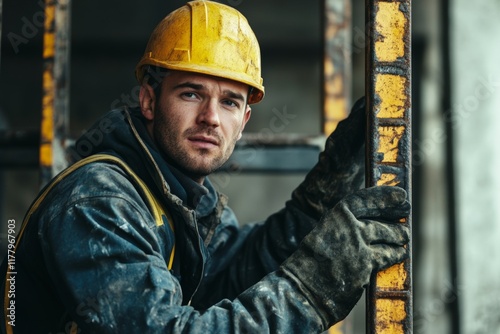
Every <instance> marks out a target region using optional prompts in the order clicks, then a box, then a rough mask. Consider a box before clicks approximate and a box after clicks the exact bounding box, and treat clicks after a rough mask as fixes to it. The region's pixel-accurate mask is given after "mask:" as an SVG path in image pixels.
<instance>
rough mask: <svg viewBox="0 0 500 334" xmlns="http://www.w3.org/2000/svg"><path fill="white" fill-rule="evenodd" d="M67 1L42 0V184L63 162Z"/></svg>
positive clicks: (68, 26)
mask: <svg viewBox="0 0 500 334" xmlns="http://www.w3.org/2000/svg"><path fill="white" fill-rule="evenodd" d="M69 12H70V0H46V1H45V25H44V28H45V32H44V36H43V59H44V64H43V97H42V99H43V100H42V120H41V141H40V182H41V186H43V185H45V184H46V183H47V182H48V181H49V180H50V179H51V178H52V177H53V176H54V175H55V174H57V173H58V172H60V171H61V170H62V169H64V168H65V167H66V165H67V162H66V158H65V140H66V138H67V134H68V124H69V117H68V116H69V48H70V42H69V41H70V13H69Z"/></svg>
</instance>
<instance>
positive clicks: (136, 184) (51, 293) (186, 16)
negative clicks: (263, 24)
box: [2, 1, 410, 334]
mask: <svg viewBox="0 0 500 334" xmlns="http://www.w3.org/2000/svg"><path fill="white" fill-rule="evenodd" d="M136 75H137V78H138V80H139V83H140V84H141V85H142V86H141V90H140V105H139V107H137V108H122V109H120V110H113V111H111V112H110V113H107V114H105V115H104V116H103V117H102V118H101V119H100V120H98V121H97V122H96V124H95V126H93V127H92V128H91V129H89V131H88V132H87V133H86V134H84V135H83V136H82V137H81V138H80V139H79V140H78V141H77V142H76V143H75V145H74V151H73V153H72V156H73V157H77V158H78V161H77V162H76V163H75V164H74V165H72V166H71V167H70V168H69V169H67V170H66V171H64V172H63V173H62V174H60V175H59V176H58V177H56V178H55V179H54V180H53V181H52V182H51V183H50V184H49V185H48V186H47V187H46V188H45V189H44V190H42V192H41V193H40V195H39V197H38V198H37V200H36V201H35V202H34V204H33V206H32V207H31V209H30V210H29V212H28V214H27V216H26V219H25V224H24V225H23V227H22V231H21V232H20V234H19V235H18V243H17V245H16V249H15V255H16V263H15V267H16V273H15V274H13V273H9V268H8V267H7V264H8V262H7V261H4V263H3V267H2V270H3V272H4V273H6V275H5V277H6V278H5V279H4V289H2V291H3V293H4V313H5V317H3V319H4V323H3V326H2V328H3V330H5V331H6V332H7V333H218V334H220V333H320V332H322V331H324V330H326V329H327V328H329V327H330V326H331V325H333V324H334V323H336V322H338V321H340V320H342V319H343V318H345V317H346V316H347V314H348V313H349V312H350V311H351V309H352V308H353V307H354V305H355V304H356V303H357V301H358V299H359V298H360V296H361V295H362V293H363V289H364V288H365V287H366V285H367V284H368V282H369V278H370V275H371V274H372V273H374V272H375V271H377V270H380V269H382V268H386V267H388V266H391V265H393V264H395V263H397V262H400V261H402V260H404V259H405V258H406V257H407V250H406V248H405V245H406V244H407V243H408V239H409V231H408V229H407V228H406V227H404V226H403V225H402V224H399V223H398V221H399V220H400V219H401V218H402V217H406V216H408V215H409V211H410V204H409V202H408V200H407V198H406V197H407V195H406V193H405V191H404V190H403V189H401V188H398V187H373V188H368V189H360V188H362V184H363V180H364V168H363V166H364V161H363V143H364V130H365V127H364V103H363V101H362V100H360V101H359V102H358V103H356V104H355V105H354V107H353V110H352V112H351V114H350V116H349V118H348V119H347V120H345V121H343V122H341V124H340V125H339V126H338V129H337V130H336V131H335V132H334V133H333V134H332V135H331V136H330V137H329V138H328V139H327V142H326V146H325V150H324V151H323V152H322V153H321V154H320V156H319V160H318V163H317V165H316V166H315V167H314V168H313V169H312V170H311V172H310V173H309V174H308V175H307V176H306V178H305V180H304V181H303V182H302V183H301V184H300V185H299V186H298V187H297V189H296V190H295V191H294V192H293V193H292V195H291V198H290V200H289V201H287V203H286V205H285V207H284V208H283V209H282V210H281V211H279V212H277V213H275V214H273V215H271V216H270V217H268V218H267V219H266V220H265V221H263V222H261V223H259V224H248V225H244V226H243V227H239V225H238V222H237V220H236V217H235V215H234V213H233V212H232V211H231V209H230V208H229V207H228V206H227V199H226V197H225V196H224V195H222V194H220V193H218V192H217V191H216V190H215V189H214V187H213V186H212V184H211V183H210V180H209V179H208V177H207V176H208V175H209V174H210V173H212V172H213V171H215V170H217V169H218V168H219V167H220V166H221V165H222V164H223V163H224V162H225V161H226V160H227V159H228V157H229V156H230V154H231V153H232V151H233V148H234V146H235V142H236V141H237V140H238V139H239V138H240V137H241V134H242V131H243V129H244V127H245V124H246V123H247V122H248V120H249V118H250V114H251V108H250V105H252V104H254V103H257V102H259V101H260V100H261V99H262V98H263V97H264V87H263V81H262V79H261V60H260V51H259V45H258V42H257V40H256V37H255V35H254V33H253V32H252V30H251V28H250V27H249V25H248V23H247V20H246V19H245V18H244V17H243V16H242V14H241V13H239V12H238V11H236V10H235V9H233V8H231V7H229V6H226V5H222V4H219V3H216V2H210V1H193V2H189V3H187V4H186V5H184V6H182V7H181V8H179V9H177V10H175V11H174V12H172V13H170V14H169V15H168V16H167V17H166V18H165V19H164V20H163V21H161V22H160V24H159V25H158V26H157V27H156V29H155V30H154V31H153V33H152V35H151V38H150V40H149V43H148V45H147V48H146V51H145V53H144V56H143V57H142V59H141V60H140V62H139V63H138V65H137V68H136ZM248 205H252V204H251V203H248ZM13 279H14V281H15V283H14V291H15V293H14V294H15V296H14V297H12V296H11V294H10V293H9V292H10V291H11V288H12V284H13V283H12V281H13ZM12 308H14V312H12Z"/></svg>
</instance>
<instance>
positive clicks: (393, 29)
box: [375, 2, 408, 62]
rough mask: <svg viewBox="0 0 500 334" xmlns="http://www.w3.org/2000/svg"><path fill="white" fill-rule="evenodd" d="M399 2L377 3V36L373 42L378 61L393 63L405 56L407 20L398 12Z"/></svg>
mask: <svg viewBox="0 0 500 334" xmlns="http://www.w3.org/2000/svg"><path fill="white" fill-rule="evenodd" d="M399 5H400V3H399V2H379V3H378V11H377V14H376V17H375V29H376V31H377V33H378V35H379V38H378V40H377V41H376V42H375V55H376V57H377V60H378V61H384V62H394V61H396V60H397V59H398V58H400V57H403V56H404V55H405V43H404V35H405V33H406V31H405V30H406V29H407V26H408V24H407V21H408V20H407V19H406V17H405V16H404V14H403V13H402V12H401V11H400V10H399Z"/></svg>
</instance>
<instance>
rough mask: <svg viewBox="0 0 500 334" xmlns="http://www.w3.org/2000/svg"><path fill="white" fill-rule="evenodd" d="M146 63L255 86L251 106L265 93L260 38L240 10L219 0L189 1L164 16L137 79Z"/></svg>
mask: <svg viewBox="0 0 500 334" xmlns="http://www.w3.org/2000/svg"><path fill="white" fill-rule="evenodd" d="M146 65H153V66H158V67H162V68H167V69H171V70H180V71H188V72H196V73H203V74H208V75H213V76H217V77H222V78H226V79H231V80H234V81H238V82H242V83H245V84H247V85H249V86H251V87H253V89H252V90H251V93H250V95H249V97H248V103H249V104H252V103H257V102H260V101H261V100H262V98H263V97H264V86H263V85H262V82H263V80H262V78H261V63H260V48H259V43H258V41H257V38H256V37H255V34H254V33H253V31H252V29H251V28H250V25H249V24H248V21H247V20H246V18H245V17H244V16H243V15H242V14H241V13H240V12H238V11H237V10H236V9H234V8H232V7H229V6H226V5H223V4H220V3H217V2H212V1H192V2H188V3H187V4H186V5H184V6H182V7H180V8H179V9H177V10H175V11H173V12H172V13H170V14H169V15H168V16H167V17H165V18H164V19H163V20H162V21H161V22H160V23H159V24H158V26H157V27H156V28H155V29H154V31H153V33H152V34H151V37H150V39H149V42H148V45H147V46H146V51H145V52H144V56H143V57H142V59H141V60H140V61H139V63H138V64H137V66H136V70H135V72H136V77H137V80H139V83H142V80H143V78H144V75H145V70H146Z"/></svg>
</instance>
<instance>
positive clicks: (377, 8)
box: [366, 0, 413, 333]
mask: <svg viewBox="0 0 500 334" xmlns="http://www.w3.org/2000/svg"><path fill="white" fill-rule="evenodd" d="M366 27H367V29H368V31H367V33H368V38H369V45H368V49H367V69H366V96H367V112H368V113H367V114H368V134H369V135H368V143H367V151H368V157H367V166H368V168H367V186H375V185H390V186H396V185H398V186H400V187H402V188H404V189H405V190H406V191H407V192H408V194H409V195H411V65H410V64H411V46H410V45H411V37H410V31H411V0H401V1H382V0H366ZM401 223H403V224H406V225H407V226H409V227H410V228H411V217H408V218H406V219H404V221H402V222H401ZM408 247H409V251H410V254H411V242H410V244H409V246H408ZM412 299H413V297H412V261H411V258H410V259H408V260H406V261H405V262H404V263H402V264H398V265H395V266H393V267H391V268H389V269H387V270H385V271H382V272H379V273H378V274H377V275H374V277H372V280H371V284H370V288H369V291H368V293H367V332H368V333H412V332H413V321H412V314H413V306H412Z"/></svg>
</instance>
